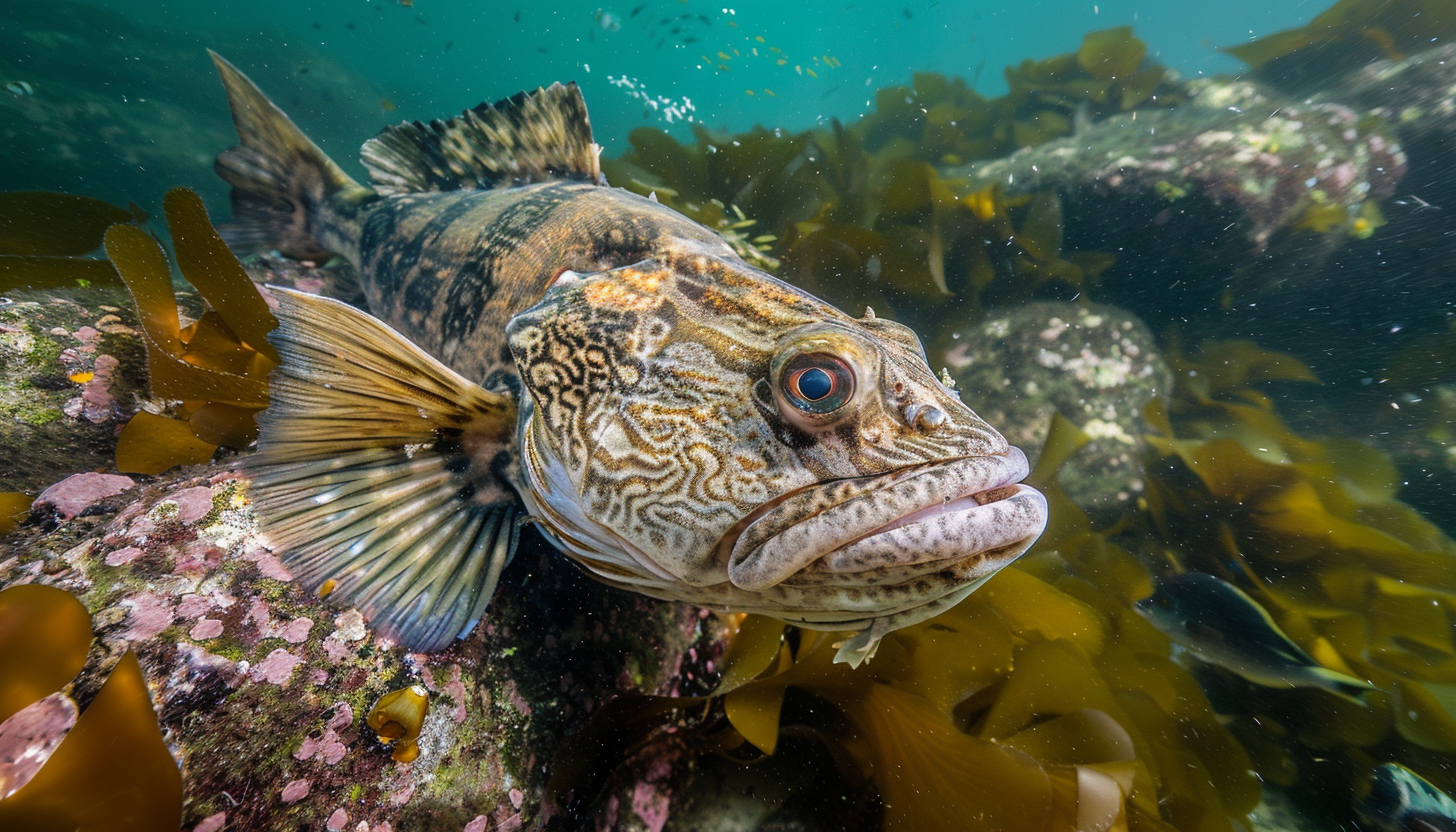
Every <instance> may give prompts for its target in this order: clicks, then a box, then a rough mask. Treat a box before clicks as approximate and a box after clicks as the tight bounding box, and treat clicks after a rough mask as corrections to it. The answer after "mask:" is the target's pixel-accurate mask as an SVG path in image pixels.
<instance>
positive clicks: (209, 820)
mask: <svg viewBox="0 0 1456 832" xmlns="http://www.w3.org/2000/svg"><path fill="white" fill-rule="evenodd" d="M226 824H227V812H218V813H217V814H215V815H208V816H207V817H205V818H203V819H202V820H201V821H200V822H199V823H198V824H197V825H196V826H194V827H192V832H217V830H219V829H221V828H223V826H225V825H226Z"/></svg>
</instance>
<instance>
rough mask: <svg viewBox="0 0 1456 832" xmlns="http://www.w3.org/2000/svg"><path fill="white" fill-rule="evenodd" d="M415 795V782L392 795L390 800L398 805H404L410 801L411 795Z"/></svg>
mask: <svg viewBox="0 0 1456 832" xmlns="http://www.w3.org/2000/svg"><path fill="white" fill-rule="evenodd" d="M414 796H415V787H414V785H413V784H411V785H408V786H405V787H404V788H402V789H400V790H399V791H397V792H395V793H394V794H392V795H390V796H389V802H390V803H393V804H394V805H396V806H403V805H404V804H406V803H408V802H409V800H410V798H411V797H414Z"/></svg>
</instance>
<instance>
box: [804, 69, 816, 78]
mask: <svg viewBox="0 0 1456 832" xmlns="http://www.w3.org/2000/svg"><path fill="white" fill-rule="evenodd" d="M804 71H805V72H807V73H809V77H810V78H818V77H819V73H817V72H815V71H814V70H812V69H806V70H804Z"/></svg>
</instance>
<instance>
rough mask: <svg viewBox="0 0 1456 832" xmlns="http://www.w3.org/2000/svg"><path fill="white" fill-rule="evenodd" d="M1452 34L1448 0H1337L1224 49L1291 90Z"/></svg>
mask: <svg viewBox="0 0 1456 832" xmlns="http://www.w3.org/2000/svg"><path fill="white" fill-rule="evenodd" d="M1453 38H1456V5H1453V4H1451V3H1450V2H1448V0H1340V2H1338V3H1335V4H1334V5H1333V6H1331V7H1330V8H1328V9H1326V10H1325V11H1324V12H1321V13H1320V14H1319V15H1316V16H1315V18H1314V19H1313V20H1311V21H1310V22H1309V23H1307V24H1306V25H1304V26H1301V27H1299V28H1296V29H1286V30H1284V31H1281V32H1275V33H1274V34H1272V35H1267V36H1265V37H1262V38H1259V39H1257V40H1254V41H1250V42H1249V43H1243V44H1239V45H1237V46H1225V47H1222V48H1221V50H1220V51H1223V52H1227V53H1229V54H1230V55H1233V56H1234V57H1236V58H1238V59H1239V60H1241V61H1243V62H1244V63H1246V64H1248V65H1249V67H1250V68H1251V69H1252V70H1253V74H1254V75H1255V77H1257V78H1259V79H1260V80H1261V81H1265V82H1267V83H1269V84H1272V85H1274V86H1276V87H1280V88H1282V89H1285V90H1289V91H1292V92H1296V93H1303V92H1308V91H1311V90H1312V89H1314V88H1316V87H1318V86H1320V85H1321V84H1324V83H1326V82H1327V81H1328V80H1329V78H1330V76H1331V75H1334V74H1339V73H1342V72H1350V71H1351V70H1353V69H1356V68H1358V67H1360V66H1362V65H1364V64H1366V63H1369V62H1370V61H1374V60H1379V59H1382V58H1384V59H1388V60H1398V59H1400V58H1404V57H1406V56H1407V55H1411V54H1414V53H1416V52H1420V51H1422V50H1425V49H1430V48H1432V47H1434V46H1439V45H1441V44H1442V43H1447V42H1450V41H1451V40H1452V39H1453Z"/></svg>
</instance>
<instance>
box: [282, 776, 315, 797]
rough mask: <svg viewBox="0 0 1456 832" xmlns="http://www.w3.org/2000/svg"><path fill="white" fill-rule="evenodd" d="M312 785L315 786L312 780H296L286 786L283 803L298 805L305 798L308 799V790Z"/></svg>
mask: <svg viewBox="0 0 1456 832" xmlns="http://www.w3.org/2000/svg"><path fill="white" fill-rule="evenodd" d="M311 785H313V781H311V780H294V781H293V782H291V783H289V784H288V785H286V786H284V787H283V794H282V795H281V797H282V799H283V802H284V803H297V802H298V801H300V800H302V799H304V798H305V797H308V788H309V786H311Z"/></svg>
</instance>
